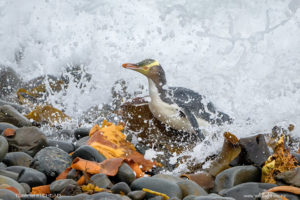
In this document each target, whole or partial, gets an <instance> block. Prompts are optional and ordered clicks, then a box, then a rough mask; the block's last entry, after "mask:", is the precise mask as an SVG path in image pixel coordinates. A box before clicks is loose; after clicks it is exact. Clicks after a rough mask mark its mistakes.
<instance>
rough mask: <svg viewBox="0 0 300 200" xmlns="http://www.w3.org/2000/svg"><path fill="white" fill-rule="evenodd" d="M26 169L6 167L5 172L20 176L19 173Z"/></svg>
mask: <svg viewBox="0 0 300 200" xmlns="http://www.w3.org/2000/svg"><path fill="white" fill-rule="evenodd" d="M26 168H27V167H24V166H10V167H7V168H6V170H7V171H11V172H15V173H17V174H20V173H21V171H23V170H24V169H26Z"/></svg>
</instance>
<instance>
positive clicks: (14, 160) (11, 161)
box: [3, 152, 33, 167]
mask: <svg viewBox="0 0 300 200" xmlns="http://www.w3.org/2000/svg"><path fill="white" fill-rule="evenodd" d="M32 160H33V158H32V157H31V156H30V155H28V154H27V153H24V152H10V153H7V154H6V156H5V158H4V159H3V162H4V163H5V164H6V165H7V166H14V165H18V166H24V167H29V166H30V163H31V161H32Z"/></svg>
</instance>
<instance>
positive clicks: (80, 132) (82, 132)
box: [74, 128, 91, 140]
mask: <svg viewBox="0 0 300 200" xmlns="http://www.w3.org/2000/svg"><path fill="white" fill-rule="evenodd" d="M90 130H91V129H90V128H78V129H76V130H75V131H74V136H75V138H76V140H79V139H81V138H83V137H86V136H89V134H90Z"/></svg>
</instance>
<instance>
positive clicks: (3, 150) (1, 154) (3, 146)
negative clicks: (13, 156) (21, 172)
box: [0, 135, 8, 162]
mask: <svg viewBox="0 0 300 200" xmlns="http://www.w3.org/2000/svg"><path fill="white" fill-rule="evenodd" d="M7 152H8V142H7V140H6V139H5V137H3V136H1V135H0V162H1V161H2V160H3V159H4V158H5V156H6V154H7Z"/></svg>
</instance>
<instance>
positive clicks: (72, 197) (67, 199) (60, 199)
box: [55, 194, 90, 200]
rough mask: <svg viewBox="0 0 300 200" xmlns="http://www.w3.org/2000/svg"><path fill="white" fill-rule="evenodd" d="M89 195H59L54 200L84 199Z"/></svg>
mask: <svg viewBox="0 0 300 200" xmlns="http://www.w3.org/2000/svg"><path fill="white" fill-rule="evenodd" d="M89 196H90V195H88V194H78V195H75V196H59V197H56V198H55V200H86V199H87V198H88V197H89Z"/></svg>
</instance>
